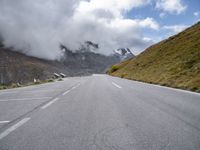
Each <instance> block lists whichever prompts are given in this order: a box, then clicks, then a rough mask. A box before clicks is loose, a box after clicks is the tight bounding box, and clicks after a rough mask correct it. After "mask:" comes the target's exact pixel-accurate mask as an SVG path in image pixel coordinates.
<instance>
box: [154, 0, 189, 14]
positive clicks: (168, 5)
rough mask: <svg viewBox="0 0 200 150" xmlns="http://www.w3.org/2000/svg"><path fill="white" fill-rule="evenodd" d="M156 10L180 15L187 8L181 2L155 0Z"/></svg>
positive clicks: (179, 0) (177, 0)
mask: <svg viewBox="0 0 200 150" xmlns="http://www.w3.org/2000/svg"><path fill="white" fill-rule="evenodd" d="M156 8H157V9H160V10H162V11H164V12H167V13H170V14H181V13H183V12H184V11H185V10H186V8H187V6H186V5H184V4H183V3H182V1H181V0H157V1H156Z"/></svg>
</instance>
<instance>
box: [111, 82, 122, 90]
mask: <svg viewBox="0 0 200 150" xmlns="http://www.w3.org/2000/svg"><path fill="white" fill-rule="evenodd" d="M112 84H113V85H114V86H116V87H117V88H119V89H121V88H122V87H121V86H119V85H118V84H116V83H114V82H112Z"/></svg>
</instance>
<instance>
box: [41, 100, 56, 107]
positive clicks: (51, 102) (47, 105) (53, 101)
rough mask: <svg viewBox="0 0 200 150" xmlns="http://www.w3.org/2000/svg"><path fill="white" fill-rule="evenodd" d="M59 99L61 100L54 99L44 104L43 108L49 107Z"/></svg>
mask: <svg viewBox="0 0 200 150" xmlns="http://www.w3.org/2000/svg"><path fill="white" fill-rule="evenodd" d="M57 100H59V98H55V99H53V100H52V101H50V102H49V103H47V104H46V105H44V106H42V109H46V108H47V107H49V106H50V105H52V104H53V103H55V102H56V101H57Z"/></svg>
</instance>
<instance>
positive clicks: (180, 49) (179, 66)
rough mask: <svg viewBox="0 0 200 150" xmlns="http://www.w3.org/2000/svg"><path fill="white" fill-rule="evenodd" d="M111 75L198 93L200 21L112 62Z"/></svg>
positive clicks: (199, 80) (199, 79) (199, 86)
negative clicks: (126, 58) (140, 51)
mask: <svg viewBox="0 0 200 150" xmlns="http://www.w3.org/2000/svg"><path fill="white" fill-rule="evenodd" d="M108 72H109V73H110V74H111V75H113V76H118V77H123V78H127V79H132V80H139V81H144V82H149V83H155V84H160V85H165V86H170V87H177V88H182V89H188V90H193V91H198V92H200V22H198V23H197V24H195V25H193V26H192V27H190V28H188V29H186V30H185V31H183V32H181V33H179V34H177V35H175V36H172V37H170V38H168V39H166V40H164V41H161V42H159V43H158V44H155V45H153V46H151V47H149V48H147V49H146V50H145V51H144V52H143V53H141V54H140V55H139V56H137V57H135V58H133V59H130V60H127V61H124V62H122V63H119V64H117V65H114V66H113V67H111V68H110V70H109V71H108Z"/></svg>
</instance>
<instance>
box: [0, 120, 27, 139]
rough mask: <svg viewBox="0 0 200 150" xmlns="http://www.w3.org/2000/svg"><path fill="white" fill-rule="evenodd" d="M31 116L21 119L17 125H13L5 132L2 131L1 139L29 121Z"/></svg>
mask: <svg viewBox="0 0 200 150" xmlns="http://www.w3.org/2000/svg"><path fill="white" fill-rule="evenodd" d="M30 119H31V118H24V119H22V120H21V121H19V122H18V123H16V124H15V125H13V126H11V127H10V128H8V129H7V130H5V131H4V132H2V133H1V134H0V140H1V139H3V138H4V137H6V136H7V135H8V134H10V133H11V132H13V131H14V130H16V129H17V128H19V127H20V126H22V125H23V124H25V123H26V122H27V121H29V120H30Z"/></svg>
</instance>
